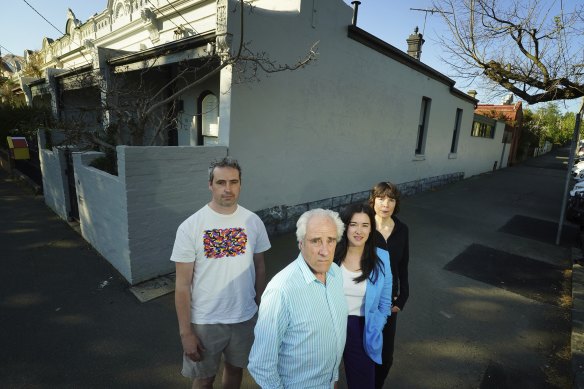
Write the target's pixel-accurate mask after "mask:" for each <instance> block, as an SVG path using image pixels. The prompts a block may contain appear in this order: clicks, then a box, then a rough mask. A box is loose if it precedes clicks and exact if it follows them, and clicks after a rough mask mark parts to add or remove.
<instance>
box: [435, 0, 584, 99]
mask: <svg viewBox="0 0 584 389" xmlns="http://www.w3.org/2000/svg"><path fill="white" fill-rule="evenodd" d="M565 5H566V2H557V1H545V0H506V1H501V0H434V6H435V7H436V8H437V9H438V10H439V12H440V14H441V15H442V17H443V19H444V21H445V22H446V24H447V26H448V28H449V30H450V34H448V35H446V36H443V37H442V38H440V39H439V40H440V42H441V44H442V46H443V48H444V50H445V55H444V58H443V59H444V61H445V62H447V63H448V64H449V65H450V66H451V67H452V69H453V70H454V72H455V73H456V74H457V76H458V77H461V78H465V79H467V80H468V81H471V82H472V81H474V80H476V79H481V80H483V81H486V83H487V84H488V85H490V86H491V87H493V86H494V87H495V88H499V90H500V89H501V88H504V89H505V90H507V91H510V92H513V93H514V94H515V95H516V96H519V97H520V98H522V99H523V100H525V101H526V102H528V103H529V104H536V103H541V102H548V101H555V100H564V99H574V98H577V97H581V96H584V59H583V57H582V43H581V39H582V33H583V31H584V4H582V3H581V2H573V5H572V6H571V8H569V9H568V8H564V6H565Z"/></svg>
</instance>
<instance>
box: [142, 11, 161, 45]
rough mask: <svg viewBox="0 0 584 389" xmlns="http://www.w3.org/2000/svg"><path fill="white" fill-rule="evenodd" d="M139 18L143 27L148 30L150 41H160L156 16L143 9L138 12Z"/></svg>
mask: <svg viewBox="0 0 584 389" xmlns="http://www.w3.org/2000/svg"><path fill="white" fill-rule="evenodd" d="M140 18H142V22H143V23H144V27H145V28H146V30H148V33H149V34H150V40H151V41H152V42H153V43H156V42H158V41H159V40H160V32H159V30H158V19H157V18H156V14H155V13H154V12H153V11H152V10H151V9H150V8H144V9H143V10H142V11H140Z"/></svg>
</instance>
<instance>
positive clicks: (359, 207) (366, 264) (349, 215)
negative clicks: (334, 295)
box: [334, 204, 385, 283]
mask: <svg viewBox="0 0 584 389" xmlns="http://www.w3.org/2000/svg"><path fill="white" fill-rule="evenodd" d="M356 213H364V214H366V215H367V216H368V217H369V223H370V225H371V233H370V234H369V237H368V238H367V241H366V242H365V247H364V248H363V255H362V256H361V271H362V274H361V275H360V276H359V277H357V278H355V279H353V281H355V283H359V282H362V281H365V280H366V279H368V278H369V279H370V280H371V282H373V283H375V282H377V277H378V272H379V271H381V273H382V274H384V275H385V270H384V268H383V262H381V260H380V259H379V257H378V256H377V252H376V251H375V241H374V238H373V234H374V233H375V211H373V208H371V207H370V206H369V205H367V204H352V205H349V206H347V207H346V208H345V209H344V210H343V212H341V220H342V221H343V223H345V232H344V233H343V238H342V239H341V241H340V242H339V243H338V244H337V247H336V249H335V259H334V261H335V263H336V264H337V265H339V266H341V263H342V262H343V260H344V259H345V257H346V256H347V250H348V249H349V239H348V238H347V230H348V229H349V224H350V223H351V219H353V215H355V214H356Z"/></svg>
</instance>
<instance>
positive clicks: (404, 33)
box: [0, 0, 581, 110]
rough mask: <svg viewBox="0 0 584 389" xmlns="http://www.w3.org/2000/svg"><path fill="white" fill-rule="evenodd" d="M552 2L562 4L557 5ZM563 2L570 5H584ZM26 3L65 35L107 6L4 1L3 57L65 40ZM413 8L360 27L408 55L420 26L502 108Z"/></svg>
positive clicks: (386, 9)
mask: <svg viewBox="0 0 584 389" xmlns="http://www.w3.org/2000/svg"><path fill="white" fill-rule="evenodd" d="M325 1H332V0H325ZM342 1H344V2H345V3H347V4H349V5H350V3H351V0H342ZM502 1H506V0H502ZM550 1H556V2H557V0H550ZM561 1H564V2H565V3H568V5H569V4H570V3H574V2H578V1H581V0H561ZM27 3H28V4H30V5H31V6H32V7H34V8H35V9H36V10H37V11H38V12H39V13H40V14H42V16H44V17H45V18H46V19H47V20H48V21H49V22H50V23H52V24H53V25H54V26H55V27H56V28H57V29H58V30H59V31H61V32H63V31H64V30H65V23H66V21H67V9H68V8H71V10H72V11H73V12H74V13H75V16H76V17H77V19H79V20H81V21H82V22H85V21H86V20H87V19H88V18H89V17H91V16H92V15H93V14H95V13H99V12H101V11H103V10H104V9H105V8H106V7H107V0H4V1H3V2H2V13H1V14H0V50H2V55H5V54H8V53H13V54H16V55H23V53H24V50H26V49H30V50H38V49H40V48H41V45H42V41H43V38H44V37H49V38H53V39H55V38H58V37H60V36H61V35H62V33H60V32H58V31H57V30H56V29H55V28H54V27H53V26H51V24H49V23H48V22H47V21H45V20H44V19H43V18H42V17H41V16H39V15H38V14H37V13H36V12H35V11H34V10H33V9H32V8H31V7H29V6H28V5H27ZM411 8H418V9H432V0H407V1H404V0H361V5H360V7H359V15H358V21H357V26H358V27H360V28H362V29H364V30H366V31H367V32H369V33H371V34H373V35H375V36H377V37H378V38H380V39H382V40H384V41H385V42H387V43H390V44H392V45H393V46H395V47H397V48H398V49H400V50H403V51H406V50H407V44H406V38H407V37H408V36H409V35H410V34H411V33H413V31H414V28H415V27H416V26H418V27H419V30H420V32H422V33H423V34H424V39H425V41H426V42H425V43H424V46H423V48H422V57H421V60H422V62H424V63H425V64H427V65H429V66H431V67H433V68H434V69H436V70H438V71H439V72H441V73H443V74H445V75H446V76H448V77H450V78H452V79H454V80H455V81H457V82H456V85H455V86H456V88H458V89H460V90H462V91H464V92H466V91H468V90H470V89H476V90H478V92H479V94H478V96H477V98H478V99H479V100H481V102H482V103H495V104H499V103H500V97H499V98H496V99H495V100H493V99H492V98H491V101H485V100H484V99H486V98H487V94H488V93H487V92H483V91H482V90H481V89H480V86H479V85H468V84H467V83H466V81H463V80H458V79H457V78H456V77H455V74H453V72H452V71H451V70H450V69H449V68H448V66H447V65H446V64H445V63H443V62H442V60H441V59H440V54H441V49H440V45H439V44H438V42H437V39H438V37H439V36H441V35H443V34H445V33H446V31H447V30H446V26H445V25H444V22H443V21H442V20H441V18H440V16H439V15H437V14H434V15H432V14H430V13H427V14H426V13H425V12H422V11H415V10H411ZM579 106H580V99H577V101H576V100H573V101H572V102H571V103H569V104H568V107H567V109H568V110H576V109H578V108H579ZM572 107H573V108H572Z"/></svg>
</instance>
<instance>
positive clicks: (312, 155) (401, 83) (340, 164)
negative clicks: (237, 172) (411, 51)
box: [229, 0, 500, 209]
mask: <svg viewBox="0 0 584 389" xmlns="http://www.w3.org/2000/svg"><path fill="white" fill-rule="evenodd" d="M314 4H316V9H315V10H313V5H314ZM314 15H317V16H316V19H313V16H314ZM246 17H247V19H246V20H247V21H246V34H247V35H246V37H245V40H246V41H251V42H252V44H253V48H255V49H256V50H265V51H266V52H268V53H269V55H270V57H271V58H272V59H274V60H277V61H279V62H280V63H294V62H295V61H296V60H297V59H298V58H300V57H302V56H303V55H304V54H305V53H306V52H307V50H308V49H309V48H310V46H311V45H312V44H313V43H314V42H316V41H318V42H319V45H318V52H319V55H318V60H317V61H316V62H315V63H313V64H311V65H309V66H308V67H306V68H304V69H302V70H298V71H295V72H287V73H278V74H273V75H270V76H269V77H264V78H262V80H261V82H260V83H247V84H234V85H233V87H232V89H231V112H230V114H231V117H230V121H231V126H230V130H229V131H230V132H229V147H230V154H231V155H232V156H234V157H236V158H239V159H240V160H241V163H242V165H243V168H244V169H245V170H246V172H247V173H246V179H245V180H244V185H245V186H246V190H245V191H243V192H242V203H243V204H247V205H248V206H250V208H251V209H263V208H268V207H272V206H276V205H294V204H299V203H304V202H308V201H314V200H318V199H323V198H329V197H332V196H338V195H342V194H346V193H354V192H359V191H363V190H367V189H369V188H370V187H371V186H372V185H373V184H374V183H376V182H378V181H381V180H391V181H394V182H396V183H402V182H409V181H415V180H419V179H422V178H425V177H431V176H440V175H443V174H449V173H454V172H460V171H463V172H465V174H466V175H467V176H468V175H472V174H477V173H478V172H480V168H479V167H478V166H479V165H485V166H487V168H486V169H485V170H489V169H490V168H491V167H492V161H494V160H498V159H499V155H500V151H499V152H498V153H499V154H496V155H485V156H484V157H480V158H484V161H479V160H478V159H477V150H476V148H477V147H481V146H482V142H481V143H479V142H472V141H471V140H470V139H469V138H470V128H471V125H472V119H473V110H474V107H473V104H472V103H471V102H470V101H468V100H463V99H461V98H459V97H457V96H455V95H453V94H452V93H451V92H450V90H449V86H447V85H445V84H443V83H440V82H438V81H436V80H434V79H432V78H429V77H427V76H425V75H422V74H420V73H419V72H417V71H415V70H413V69H411V68H410V67H408V66H406V65H403V64H401V63H398V62H396V61H395V60H393V59H391V58H389V57H386V56H384V55H382V54H380V53H378V52H376V51H374V50H372V49H370V48H369V47H366V46H364V45H362V44H361V43H358V42H356V41H354V40H352V39H349V38H348V37H347V26H348V25H349V24H350V23H351V18H352V10H351V8H350V7H349V6H347V5H345V4H344V3H343V2H342V1H340V0H338V1H337V0H335V1H326V2H324V1H320V2H313V1H312V0H303V1H302V4H301V11H300V13H295V12H284V13H278V12H267V11H265V10H262V9H255V10H254V12H253V13H251V14H246ZM236 19H237V18H234V17H231V18H230V24H229V27H230V29H232V31H234V32H235V31H237V20H236ZM313 26H314V27H313ZM290 36H294V39H293V40H292V39H287V37H290ZM405 39H406V37H404V49H405V46H406V44H405ZM234 41H237V35H236V36H235V37H234ZM424 96H426V97H429V98H431V99H432V106H431V112H430V119H429V127H428V135H427V136H428V138H427V142H426V152H425V154H424V158H423V159H422V160H420V159H419V158H416V156H415V153H414V150H415V145H416V137H417V131H418V123H419V114H420V106H421V101H422V97H424ZM457 108H462V109H463V117H462V124H461V134H460V139H459V147H458V153H457V158H455V159H453V158H449V154H450V144H451V139H452V131H453V128H454V121H455V116H456V109H457ZM489 163H490V164H489ZM469 164H470V165H469ZM475 166H476V167H475ZM483 171H484V170H483Z"/></svg>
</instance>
